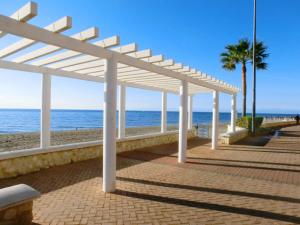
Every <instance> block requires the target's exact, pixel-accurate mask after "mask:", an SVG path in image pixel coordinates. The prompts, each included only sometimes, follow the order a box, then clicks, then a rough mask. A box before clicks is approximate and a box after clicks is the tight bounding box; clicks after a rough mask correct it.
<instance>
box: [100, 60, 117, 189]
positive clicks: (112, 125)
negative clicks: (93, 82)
mask: <svg viewBox="0 0 300 225" xmlns="http://www.w3.org/2000/svg"><path fill="white" fill-rule="evenodd" d="M104 71H105V72H104V113H103V125H104V127H103V191H104V192H113V191H114V190H115V187H116V95H117V61H116V60H115V58H111V59H108V60H106V63H105V65H104Z"/></svg>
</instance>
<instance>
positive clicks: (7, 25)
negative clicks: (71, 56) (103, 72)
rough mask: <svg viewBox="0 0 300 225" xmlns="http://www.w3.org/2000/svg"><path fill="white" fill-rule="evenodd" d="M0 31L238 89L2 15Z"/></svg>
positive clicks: (226, 89)
mask: <svg viewBox="0 0 300 225" xmlns="http://www.w3.org/2000/svg"><path fill="white" fill-rule="evenodd" d="M0 30H3V31H5V32H7V33H11V34H14V35H19V36H22V37H25V38H29V39H33V40H35V41H40V42H43V43H46V44H50V45H55V46H59V47H62V48H66V49H69V50H72V51H79V52H81V53H82V54H87V55H91V56H95V57H99V58H111V57H112V56H114V57H115V58H116V59H117V61H118V62H120V63H123V64H126V65H128V66H133V67H137V68H140V69H142V70H147V71H151V72H154V73H159V74H162V75H164V76H167V77H171V78H175V79H178V80H185V81H187V82H189V83H193V84H195V85H199V86H203V87H206V88H209V89H212V90H218V91H222V92H225V93H228V94H232V93H235V92H237V91H238V89H236V88H229V87H227V86H222V85H219V84H210V83H207V82H204V81H202V80H197V79H194V78H192V77H189V76H183V74H181V73H179V72H175V71H172V70H169V69H167V68H162V67H159V66H156V65H153V64H149V63H147V62H145V61H142V60H139V59H135V58H133V57H130V56H127V55H124V54H120V53H118V52H114V51H111V50H108V49H104V48H102V47H98V46H95V45H93V44H89V43H84V42H81V41H78V40H75V39H72V38H70V37H67V36H64V35H56V34H54V33H53V32H50V31H47V30H45V29H42V28H38V27H36V26H33V25H29V24H25V23H20V22H18V21H15V20H13V19H11V18H8V17H5V16H2V15H0Z"/></svg>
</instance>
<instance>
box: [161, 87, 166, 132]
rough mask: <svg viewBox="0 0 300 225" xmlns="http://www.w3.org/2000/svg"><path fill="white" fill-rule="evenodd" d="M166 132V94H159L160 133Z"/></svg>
mask: <svg viewBox="0 0 300 225" xmlns="http://www.w3.org/2000/svg"><path fill="white" fill-rule="evenodd" d="M165 132H167V92H166V91H163V92H162V93H161V133H165Z"/></svg>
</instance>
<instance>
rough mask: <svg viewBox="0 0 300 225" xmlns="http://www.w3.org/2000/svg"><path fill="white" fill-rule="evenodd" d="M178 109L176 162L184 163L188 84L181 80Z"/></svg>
mask: <svg viewBox="0 0 300 225" xmlns="http://www.w3.org/2000/svg"><path fill="white" fill-rule="evenodd" d="M179 92H180V93H179V95H180V107H179V140H178V144H179V146H178V162H179V163H184V162H185V160H186V149H187V101H188V83H187V81H184V80H182V81H181V85H180V91H179Z"/></svg>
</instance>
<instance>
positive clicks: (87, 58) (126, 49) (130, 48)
mask: <svg viewBox="0 0 300 225" xmlns="http://www.w3.org/2000/svg"><path fill="white" fill-rule="evenodd" d="M112 50H113V51H115V52H119V53H122V54H126V53H131V52H135V51H137V44H136V43H132V44H128V45H124V46H120V47H117V48H114V49H112ZM95 60H99V58H98V57H95V56H91V55H83V56H79V57H76V58H74V59H69V60H67V61H61V62H58V63H55V64H52V65H51V66H49V67H51V68H55V69H60V68H65V67H69V66H73V65H77V64H81V63H86V62H91V61H95Z"/></svg>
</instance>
